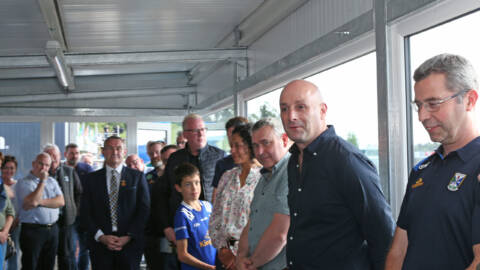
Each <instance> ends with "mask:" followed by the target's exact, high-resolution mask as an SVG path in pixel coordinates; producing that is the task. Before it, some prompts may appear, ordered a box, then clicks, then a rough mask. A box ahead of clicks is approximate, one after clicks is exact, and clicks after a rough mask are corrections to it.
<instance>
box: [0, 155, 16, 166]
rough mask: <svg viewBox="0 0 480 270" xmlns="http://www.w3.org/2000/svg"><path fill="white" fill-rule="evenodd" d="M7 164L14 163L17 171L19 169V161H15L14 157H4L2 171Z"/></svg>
mask: <svg viewBox="0 0 480 270" xmlns="http://www.w3.org/2000/svg"><path fill="white" fill-rule="evenodd" d="M7 162H13V164H15V169H16V168H18V163H17V159H15V157H14V156H4V157H3V162H2V169H4V168H5V166H6V164H7Z"/></svg>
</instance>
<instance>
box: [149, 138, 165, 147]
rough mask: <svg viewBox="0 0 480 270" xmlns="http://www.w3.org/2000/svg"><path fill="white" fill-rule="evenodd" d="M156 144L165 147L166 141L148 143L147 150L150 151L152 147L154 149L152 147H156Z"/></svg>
mask: <svg viewBox="0 0 480 270" xmlns="http://www.w3.org/2000/svg"><path fill="white" fill-rule="evenodd" d="M155 144H160V145H162V146H163V145H165V142H164V141H162V140H158V141H149V142H148V143H147V149H148V148H150V147H152V146H154V145H155Z"/></svg>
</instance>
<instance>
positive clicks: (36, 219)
mask: <svg viewBox="0 0 480 270" xmlns="http://www.w3.org/2000/svg"><path fill="white" fill-rule="evenodd" d="M51 163H52V159H51V158H50V156H49V155H48V154H47V153H41V154H39V155H38V156H37V157H36V158H35V161H33V162H32V171H31V172H30V174H29V175H27V177H25V178H24V179H21V180H19V181H18V182H17V184H16V186H15V194H16V195H17V204H18V205H19V206H20V205H21V206H22V207H20V209H19V213H18V217H19V219H20V222H21V223H22V230H21V232H20V247H21V250H22V269H26V270H35V269H42V270H53V267H54V265H55V256H56V254H57V247H58V226H57V224H56V222H57V220H58V215H59V212H60V211H59V208H60V207H63V206H64V205H65V200H64V199H63V194H62V191H61V190H60V186H59V185H58V183H57V181H56V180H55V179H53V178H52V177H49V176H48V170H49V169H50V165H51Z"/></svg>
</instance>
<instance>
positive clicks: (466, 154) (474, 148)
mask: <svg viewBox="0 0 480 270" xmlns="http://www.w3.org/2000/svg"><path fill="white" fill-rule="evenodd" d="M479 148H480V136H479V137H476V138H475V139H473V140H472V141H470V142H469V143H467V144H466V145H465V146H464V147H462V148H460V149H457V150H455V151H452V152H450V153H448V155H451V154H453V153H456V154H457V156H458V157H459V158H460V159H461V160H462V161H463V162H467V161H469V160H471V159H472V157H473V156H474V155H476V154H477V153H478V149H479ZM435 153H436V154H437V155H438V156H439V157H440V158H442V159H444V158H445V157H444V156H443V154H442V153H443V145H440V146H439V147H438V148H437V149H436V150H435Z"/></svg>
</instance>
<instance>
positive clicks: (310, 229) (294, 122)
mask: <svg viewBox="0 0 480 270" xmlns="http://www.w3.org/2000/svg"><path fill="white" fill-rule="evenodd" d="M326 114H327V105H326V104H325V102H324V100H323V97H322V95H321V93H320V91H319V89H318V88H317V87H316V86H315V85H314V84H312V83H310V82H307V81H303V80H297V81H293V82H290V83H289V84H287V85H286V86H285V88H284V89H283V91H282V93H281V95H280V115H281V118H282V122H283V127H284V128H285V131H286V133H287V135H288V137H289V138H290V139H291V140H293V141H294V142H295V144H294V145H293V146H292V148H291V150H290V151H291V154H292V155H291V157H290V160H289V163H288V189H289V191H288V205H289V208H290V228H289V231H288V237H287V266H288V268H289V269H290V270H296V269H302V270H303V269H335V270H340V269H365V270H366V269H383V266H384V262H385V257H386V253H387V251H388V248H389V245H390V242H391V239H392V235H393V230H394V222H393V219H392V216H391V211H390V207H389V205H388V204H387V202H386V200H385V197H384V196H383V193H382V190H381V188H380V183H379V179H378V174H377V171H376V169H375V166H374V165H373V163H372V162H371V161H370V160H368V159H367V158H366V157H365V156H364V155H363V154H362V153H360V151H359V150H358V149H357V148H355V147H354V146H352V145H351V144H349V143H348V142H346V141H344V140H343V139H341V138H340V137H338V136H337V135H336V134H335V130H334V128H333V126H327V124H326V120H325V118H326Z"/></svg>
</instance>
